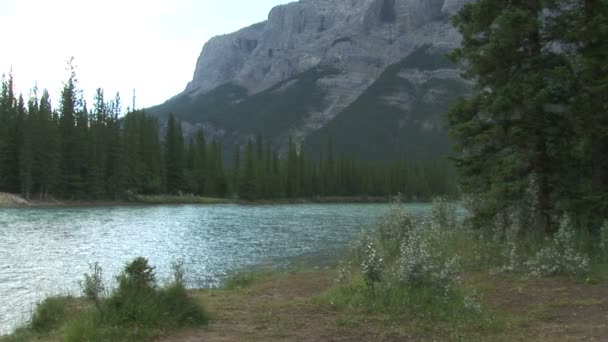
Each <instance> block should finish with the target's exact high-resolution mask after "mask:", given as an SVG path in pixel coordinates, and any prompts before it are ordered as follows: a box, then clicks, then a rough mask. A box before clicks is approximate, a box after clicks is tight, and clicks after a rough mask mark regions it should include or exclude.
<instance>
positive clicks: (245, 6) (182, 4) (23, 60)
mask: <svg viewBox="0 0 608 342" xmlns="http://www.w3.org/2000/svg"><path fill="white" fill-rule="evenodd" d="M291 1H293V0H255V1H252V0H104V1H99V0H52V1H50V0H0V32H2V37H3V38H2V41H1V42H0V44H1V46H2V47H1V48H0V74H8V73H9V72H10V71H11V70H12V73H13V77H14V80H15V86H16V90H17V92H20V93H23V95H24V96H25V97H26V98H27V97H28V96H29V94H30V89H31V88H33V87H34V86H35V85H36V86H37V87H38V88H39V89H48V90H49V92H50V94H51V98H52V100H53V103H57V99H58V97H59V92H60V90H61V88H62V86H63V83H64V82H65V81H66V80H67V79H68V77H69V73H68V71H67V62H68V60H70V58H71V57H74V61H75V65H76V74H77V78H78V82H79V83H78V84H79V88H80V89H81V90H83V92H84V97H85V100H87V103H91V102H92V98H93V95H94V93H95V89H97V88H103V89H104V92H105V96H106V98H107V99H110V98H113V97H114V95H115V94H116V92H119V93H120V97H121V99H122V104H123V106H124V107H127V106H131V103H132V96H133V89H135V90H136V98H137V100H136V107H137V108H145V107H149V106H152V105H156V104H159V103H162V102H164V101H166V100H167V99H169V98H170V97H172V96H174V95H177V94H178V93H180V92H181V91H183V90H184V88H185V87H186V84H187V83H188V82H189V81H190V80H191V79H192V75H193V73H194V69H195V66H196V60H197V58H198V56H199V55H200V52H201V50H202V48H203V45H204V43H205V42H206V41H207V40H209V39H210V38H211V37H213V36H216V35H220V34H225V33H230V32H234V31H236V30H238V29H240V28H243V27H246V26H249V25H251V24H254V23H257V22H260V21H263V20H266V18H267V17H268V12H269V11H270V9H272V7H274V6H276V5H279V4H284V3H288V2H291Z"/></svg>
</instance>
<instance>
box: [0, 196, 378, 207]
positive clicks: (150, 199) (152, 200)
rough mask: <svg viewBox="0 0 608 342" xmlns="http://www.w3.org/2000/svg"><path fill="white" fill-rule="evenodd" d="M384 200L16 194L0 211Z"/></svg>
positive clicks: (3, 201) (5, 200) (0, 202)
mask: <svg viewBox="0 0 608 342" xmlns="http://www.w3.org/2000/svg"><path fill="white" fill-rule="evenodd" d="M389 202H390V198H388V197H367V196H352V197H340V196H329V197H318V196H317V197H313V198H284V199H268V200H266V199H260V200H253V201H243V200H238V199H227V198H214V197H199V196H193V195H181V196H179V195H133V196H131V197H130V198H129V199H128V200H117V201H112V200H58V199H48V200H35V199H32V200H26V199H24V198H23V197H21V196H19V195H14V194H8V193H0V208H20V207H95V206H100V207H101V206H133V205H181V204H201V205H215V204H241V205H283V204H313V203H318V204H332V203H336V204H340V203H342V204H355V203H361V204H367V203H389Z"/></svg>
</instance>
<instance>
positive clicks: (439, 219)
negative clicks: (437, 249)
mask: <svg viewBox="0 0 608 342" xmlns="http://www.w3.org/2000/svg"><path fill="white" fill-rule="evenodd" d="M430 222H431V229H433V230H439V229H454V228H456V227H457V223H458V220H457V215H456V207H455V206H454V205H452V204H450V203H448V202H447V201H446V199H445V198H443V197H436V198H434V199H433V207H432V208H431V217H430Z"/></svg>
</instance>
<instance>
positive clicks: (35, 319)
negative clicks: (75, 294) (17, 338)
mask: <svg viewBox="0 0 608 342" xmlns="http://www.w3.org/2000/svg"><path fill="white" fill-rule="evenodd" d="M72 301H73V298H70V297H49V298H47V299H45V300H44V301H42V302H41V303H39V304H38V305H37V306H36V310H35V311H34V314H33V315H32V322H31V328H32V330H34V331H35V332H37V333H49V332H51V331H52V330H56V329H58V328H59V327H60V326H61V325H62V324H63V322H64V321H65V320H66V318H67V317H68V315H69V314H70V309H71V307H70V305H71V302H72Z"/></svg>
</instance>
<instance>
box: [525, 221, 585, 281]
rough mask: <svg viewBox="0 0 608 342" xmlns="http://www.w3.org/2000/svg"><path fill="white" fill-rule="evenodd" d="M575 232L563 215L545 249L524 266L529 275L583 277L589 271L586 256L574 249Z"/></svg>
mask: <svg viewBox="0 0 608 342" xmlns="http://www.w3.org/2000/svg"><path fill="white" fill-rule="evenodd" d="M576 244H577V240H576V231H575V230H574V227H573V225H572V221H571V220H570V216H568V215H567V214H565V215H564V216H563V217H562V219H561V220H560V223H559V229H558V231H557V233H556V234H555V236H553V238H552V239H549V238H547V240H546V247H544V248H542V249H541V250H540V251H539V252H538V253H536V255H535V256H533V257H532V258H531V259H530V260H529V261H528V262H526V265H527V266H528V267H529V268H530V275H532V276H535V277H548V276H553V275H583V274H586V273H588V272H589V270H590V260H589V257H588V256H587V255H584V254H581V253H579V252H578V251H577V249H576V247H577V246H576Z"/></svg>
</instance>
